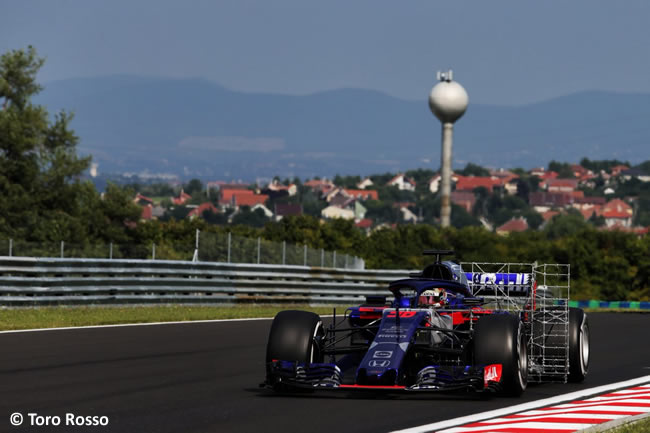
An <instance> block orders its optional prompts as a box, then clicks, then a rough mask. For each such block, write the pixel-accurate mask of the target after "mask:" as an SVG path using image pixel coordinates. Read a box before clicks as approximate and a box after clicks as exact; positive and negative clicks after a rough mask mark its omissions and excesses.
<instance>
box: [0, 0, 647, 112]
mask: <svg viewBox="0 0 650 433" xmlns="http://www.w3.org/2000/svg"><path fill="white" fill-rule="evenodd" d="M649 19H650V2H648V1H646V0H642V1H633V0H630V1H627V0H626V1H600V0H574V1H565V0H563V1H555V0H544V1H523V0H516V1H515V0H512V1H510V0H509V1H505V0H501V1H481V0H476V1H449V0H448V1H444V2H443V1H432V0H428V1H420V0H414V1H405V2H396V1H394V0H392V1H384V0H362V1H352V0H347V1H338V0H328V1H319V2H316V1H307V0H272V1H261V0H260V1H250V0H233V1H230V0H229V1H216V0H212V1H199V0H189V1H170V0H139V1H138V0H130V1H124V0H110V1H99V0H24V1H18V0H0V51H1V52H6V51H7V50H9V49H14V48H22V47H25V46H27V45H29V44H31V45H34V46H35V47H36V49H37V50H38V52H39V54H40V55H42V56H45V57H46V58H47V63H46V65H45V66H44V67H43V69H42V71H41V73H40V75H39V81H41V82H44V83H47V82H48V81H52V80H59V79H66V78H74V77H86V76H97V75H109V74H134V75H141V76H163V77H178V78H185V77H201V78H205V79H208V80H211V81H214V82H218V83H220V84H222V85H224V86H226V87H228V88H231V89H235V90H242V91H250V92H269V93H284V94H308V93H313V92H318V91H322V90H329V89H336V88H346V87H356V88H368V89H375V90H379V91H381V92H384V93H387V94H390V95H393V96H397V97H400V98H404V99H409V100H417V99H425V98H426V97H427V95H428V92H429V90H430V89H431V87H432V86H433V85H434V84H435V73H436V71H437V70H441V69H447V68H450V67H451V68H453V69H454V73H455V78H456V79H457V80H458V81H459V82H460V83H461V84H463V86H465V88H466V89H467V90H468V93H469V95H470V101H471V102H473V103H484V104H488V103H489V104H500V105H512V104H527V103H531V102H535V101H540V100H545V99H550V98H553V97H557V96H562V95H566V94H570V93H574V92H578V91H583V90H609V91H617V92H643V93H650V73H649V71H650V55H649V54H648V53H649V52H650V49H648V43H649V42H650V26H649V25H648V21H649Z"/></svg>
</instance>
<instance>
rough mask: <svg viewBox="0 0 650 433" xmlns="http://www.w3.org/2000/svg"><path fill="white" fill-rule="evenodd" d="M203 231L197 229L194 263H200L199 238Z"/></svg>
mask: <svg viewBox="0 0 650 433" xmlns="http://www.w3.org/2000/svg"><path fill="white" fill-rule="evenodd" d="M200 233H201V230H199V229H196V242H195V244H194V255H193V256H192V261H193V262H198V261H199V236H200Z"/></svg>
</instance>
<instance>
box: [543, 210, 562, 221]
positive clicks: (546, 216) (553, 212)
mask: <svg viewBox="0 0 650 433" xmlns="http://www.w3.org/2000/svg"><path fill="white" fill-rule="evenodd" d="M559 214H560V212H558V211H556V210H547V211H546V212H544V213H542V218H544V221H549V220H551V219H553V217H554V216H555V215H559Z"/></svg>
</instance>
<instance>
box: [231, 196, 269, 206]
mask: <svg viewBox="0 0 650 433" xmlns="http://www.w3.org/2000/svg"><path fill="white" fill-rule="evenodd" d="M268 199H269V196H268V195H266V194H248V193H243V194H238V193H235V194H233V195H232V202H231V206H232V207H234V208H235V209H238V208H240V207H241V206H249V207H253V206H255V205H256V204H264V203H265V202H266V201H267V200H268Z"/></svg>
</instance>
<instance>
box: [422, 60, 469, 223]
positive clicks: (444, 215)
mask: <svg viewBox="0 0 650 433" xmlns="http://www.w3.org/2000/svg"><path fill="white" fill-rule="evenodd" d="M438 81H440V82H439V83H438V84H436V85H435V86H433V89H431V93H429V108H430V109H431V112H432V113H433V114H434V115H435V116H436V117H437V118H438V119H440V122H441V123H442V154H441V157H440V168H441V177H442V179H441V186H440V191H441V196H442V203H441V208H440V224H441V225H442V227H449V224H450V221H451V144H452V141H453V134H454V122H455V121H456V120H458V119H459V118H460V117H461V116H462V115H463V114H465V110H466V109H467V104H468V103H469V97H468V96H467V92H466V91H465V89H464V88H463V86H461V85H460V84H458V83H457V82H455V81H453V73H452V71H451V70H449V71H447V72H438Z"/></svg>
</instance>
